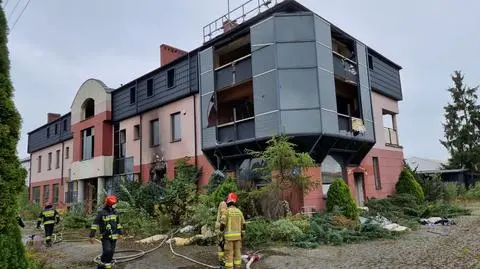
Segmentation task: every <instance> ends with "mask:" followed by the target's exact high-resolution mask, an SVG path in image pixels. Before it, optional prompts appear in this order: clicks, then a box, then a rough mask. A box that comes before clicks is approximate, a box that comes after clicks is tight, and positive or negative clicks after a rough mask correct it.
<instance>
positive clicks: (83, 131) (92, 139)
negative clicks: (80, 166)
mask: <svg viewBox="0 0 480 269" xmlns="http://www.w3.org/2000/svg"><path fill="white" fill-rule="evenodd" d="M89 130H90V135H86V134H85V133H86V132H87V131H89ZM81 136H82V138H81V139H82V140H81V146H82V148H81V150H82V155H81V156H82V158H81V160H82V161H86V160H91V159H93V158H94V157H95V128H94V127H89V128H85V129H83V130H82V131H81ZM87 137H91V141H92V143H91V147H92V148H91V156H85V153H86V152H87V151H86V150H85V140H86V138H87Z"/></svg>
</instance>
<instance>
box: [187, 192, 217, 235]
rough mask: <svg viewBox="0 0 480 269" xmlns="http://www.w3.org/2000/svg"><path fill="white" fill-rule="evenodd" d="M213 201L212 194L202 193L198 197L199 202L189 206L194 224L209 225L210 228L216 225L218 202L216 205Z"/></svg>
mask: <svg viewBox="0 0 480 269" xmlns="http://www.w3.org/2000/svg"><path fill="white" fill-rule="evenodd" d="M212 201H213V199H212V196H209V195H200V196H199V197H198V202H197V203H196V204H195V205H193V206H191V207H190V208H189V211H190V212H191V213H190V215H191V219H190V220H191V223H192V224H194V225H200V226H204V225H208V226H209V227H210V228H214V227H215V221H216V219H217V207H218V204H217V206H215V205H214V204H213V202H212Z"/></svg>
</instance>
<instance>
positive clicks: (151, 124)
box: [150, 118, 160, 147]
mask: <svg viewBox="0 0 480 269" xmlns="http://www.w3.org/2000/svg"><path fill="white" fill-rule="evenodd" d="M155 122H156V124H157V128H154V126H153V125H154V123H155ZM154 129H157V130H156V133H157V134H158V135H157V136H158V138H157V140H158V141H154V140H155V139H154V136H155V133H154ZM155 142H156V143H155ZM159 145H160V121H159V120H158V118H157V119H153V120H151V121H150V147H158V146H159Z"/></svg>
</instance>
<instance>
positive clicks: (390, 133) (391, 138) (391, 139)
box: [383, 127, 399, 146]
mask: <svg viewBox="0 0 480 269" xmlns="http://www.w3.org/2000/svg"><path fill="white" fill-rule="evenodd" d="M383 130H384V135H385V144H387V145H397V146H398V145H399V144H398V133H397V130H394V129H392V128H388V127H384V128H383Z"/></svg>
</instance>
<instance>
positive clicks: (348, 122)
mask: <svg viewBox="0 0 480 269" xmlns="http://www.w3.org/2000/svg"><path fill="white" fill-rule="evenodd" d="M338 130H339V131H340V133H344V134H345V133H356V134H358V133H364V132H365V126H364V124H363V120H362V119H360V118H357V117H351V116H348V115H344V114H340V113H338Z"/></svg>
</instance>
